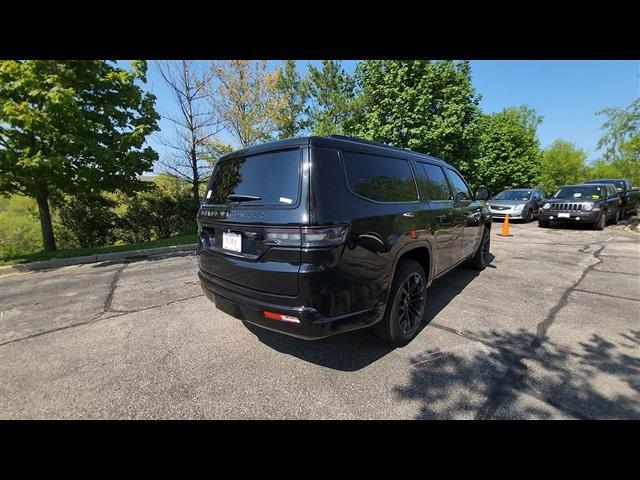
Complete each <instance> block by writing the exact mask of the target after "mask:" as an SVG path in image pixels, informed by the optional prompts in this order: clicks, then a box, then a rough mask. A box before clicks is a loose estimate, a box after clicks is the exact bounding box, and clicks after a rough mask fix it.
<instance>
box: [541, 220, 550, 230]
mask: <svg viewBox="0 0 640 480" xmlns="http://www.w3.org/2000/svg"><path fill="white" fill-rule="evenodd" d="M550 223H551V222H549V220H538V227H540V228H549V224H550Z"/></svg>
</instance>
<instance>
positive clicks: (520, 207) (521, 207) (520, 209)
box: [513, 204, 524, 213]
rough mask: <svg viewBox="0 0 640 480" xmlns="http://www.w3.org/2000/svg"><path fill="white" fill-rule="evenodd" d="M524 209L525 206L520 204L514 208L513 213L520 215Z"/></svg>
mask: <svg viewBox="0 0 640 480" xmlns="http://www.w3.org/2000/svg"><path fill="white" fill-rule="evenodd" d="M523 208H524V205H522V204H520V205H516V206H515V207H513V211H514V212H516V213H519V212H521V211H522V209H523Z"/></svg>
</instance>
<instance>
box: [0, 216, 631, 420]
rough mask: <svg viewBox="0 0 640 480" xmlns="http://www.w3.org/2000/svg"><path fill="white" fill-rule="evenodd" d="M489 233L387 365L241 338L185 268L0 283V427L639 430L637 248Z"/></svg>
mask: <svg viewBox="0 0 640 480" xmlns="http://www.w3.org/2000/svg"><path fill="white" fill-rule="evenodd" d="M636 221H637V217H636ZM500 227H501V223H499V222H496V223H495V224H494V228H493V232H492V239H491V240H492V249H491V251H492V253H493V254H494V256H495V258H494V259H493V261H492V264H491V266H490V268H487V269H485V270H484V271H483V272H481V273H479V274H478V273H477V272H474V271H471V270H466V269H463V268H460V269H457V270H456V271H454V272H452V273H451V274H449V275H447V276H446V277H444V278H442V279H440V280H437V281H435V282H434V284H433V285H432V287H431V289H430V290H429V305H428V308H427V314H426V315H427V320H428V324H427V325H426V326H425V327H424V329H423V330H422V331H421V332H420V334H419V335H418V337H417V338H416V339H415V340H414V341H413V342H412V343H411V344H409V345H408V346H407V347H405V348H400V349H394V348H390V347H389V346H387V345H386V344H385V343H383V342H382V341H381V340H378V339H377V338H376V337H375V336H373V335H372V334H371V333H370V332H368V331H359V332H353V333H349V334H345V335H341V336H336V337H331V338H328V339H325V340H320V341H315V342H306V341H303V340H298V339H295V338H290V337H286V336H282V335H280V334H277V333H273V332H270V331H265V330H262V329H259V328H258V327H254V326H251V325H245V324H243V323H242V322H240V321H238V320H236V319H233V318H231V317H229V316H227V315H225V314H223V313H221V312H219V311H217V310H216V309H215V307H214V305H213V304H212V303H210V302H209V301H208V300H206V298H205V297H204V296H203V294H202V291H201V289H200V286H199V283H198V281H197V276H196V268H197V263H196V259H195V257H194V255H193V254H192V253H190V254H183V255H181V256H172V257H166V256H161V255H160V256H155V257H148V258H143V259H138V260H136V261H128V262H113V263H108V262H107V263H102V264H92V265H81V266H71V267H64V268H59V269H55V270H47V271H39V272H31V273H17V274H10V275H5V276H2V277H1V279H0V282H1V289H0V305H1V310H2V316H1V317H0V379H1V381H0V418H3V419H14V418H73V419H75V418H176V419H182V418H196V419H200V418H206V419H315V418H318V419H449V418H451V419H474V418H475V419H556V418H567V419H604V418H612V419H632V418H633V419H640V234H637V233H633V232H630V231H628V230H626V229H625V225H617V226H608V227H607V228H606V229H605V230H604V231H593V230H589V229H586V228H583V227H578V226H572V227H567V228H551V229H540V228H538V226H537V223H535V222H534V223H531V224H512V225H511V232H512V233H513V237H509V238H502V237H498V236H497V235H496V234H497V233H498V232H499V230H500Z"/></svg>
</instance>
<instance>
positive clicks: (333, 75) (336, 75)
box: [306, 60, 355, 135]
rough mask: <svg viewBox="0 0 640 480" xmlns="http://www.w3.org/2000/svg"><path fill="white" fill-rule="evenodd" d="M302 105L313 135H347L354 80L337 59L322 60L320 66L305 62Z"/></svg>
mask: <svg viewBox="0 0 640 480" xmlns="http://www.w3.org/2000/svg"><path fill="white" fill-rule="evenodd" d="M306 91H307V94H308V96H309V105H308V106H307V108H306V112H307V115H308V117H309V123H310V127H311V130H312V134H313V135H334V134H349V133H350V131H349V128H348V122H349V118H350V115H351V110H352V102H353V99H354V96H355V80H354V78H352V77H351V76H350V75H349V74H348V73H347V72H345V71H344V69H343V68H342V63H341V62H340V61H337V60H323V61H322V68H317V67H314V66H313V65H309V77H308V79H307V81H306Z"/></svg>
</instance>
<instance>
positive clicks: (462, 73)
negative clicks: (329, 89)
mask: <svg viewBox="0 0 640 480" xmlns="http://www.w3.org/2000/svg"><path fill="white" fill-rule="evenodd" d="M356 79H357V82H358V87H359V91H360V95H359V99H358V101H357V102H355V106H354V113H353V118H354V120H356V121H354V126H353V129H354V133H355V134H356V135H357V136H360V137H362V138H366V139H369V140H374V141H378V142H382V143H389V144H392V145H395V146H398V147H403V148H408V149H411V150H414V151H418V152H423V153H431V154H433V155H436V156H438V157H441V158H443V159H444V160H446V161H448V162H450V163H452V164H453V165H455V166H457V167H458V168H460V169H462V171H467V170H468V167H469V166H470V164H471V162H472V160H473V158H474V156H475V144H476V136H477V123H478V118H479V115H480V110H479V107H478V103H479V96H478V95H477V94H476V93H475V90H474V89H473V86H472V85H471V70H470V66H469V63H468V62H453V61H434V62H432V61H426V60H411V61H401V60H366V61H364V62H361V63H360V64H358V66H357V69H356Z"/></svg>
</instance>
